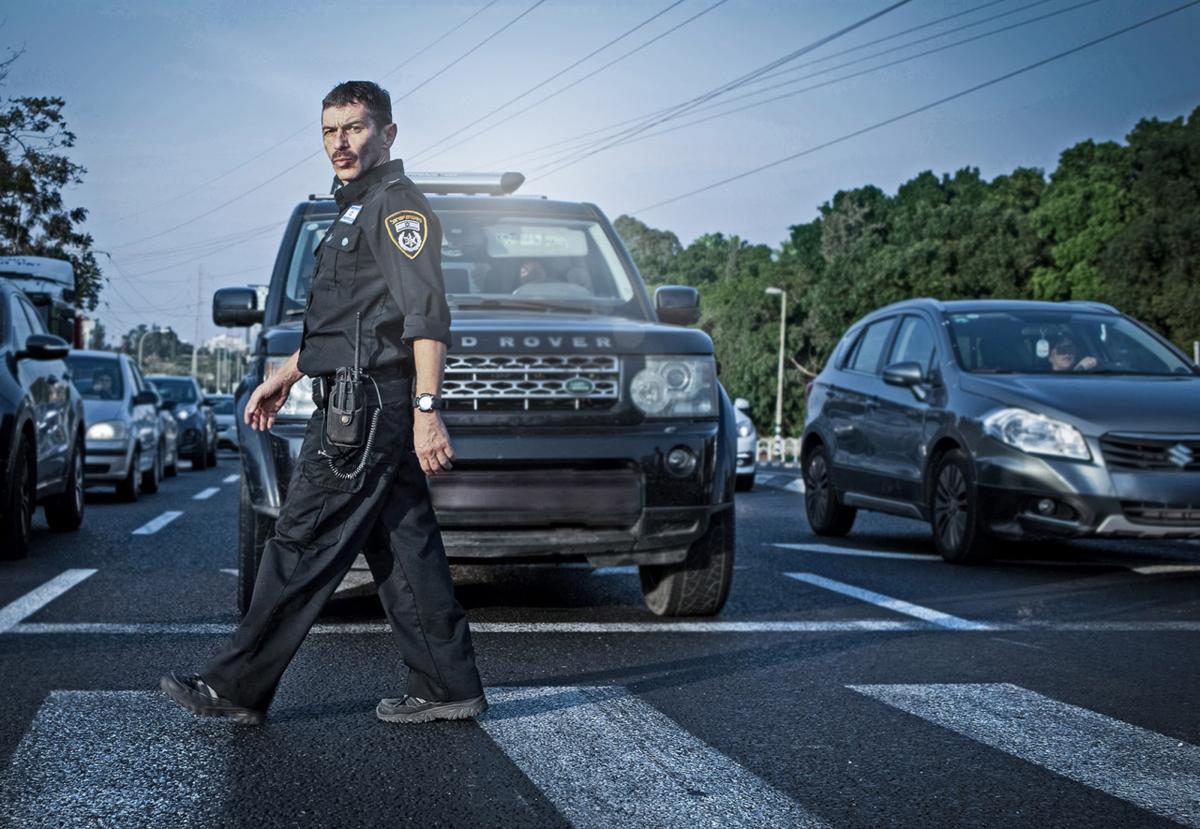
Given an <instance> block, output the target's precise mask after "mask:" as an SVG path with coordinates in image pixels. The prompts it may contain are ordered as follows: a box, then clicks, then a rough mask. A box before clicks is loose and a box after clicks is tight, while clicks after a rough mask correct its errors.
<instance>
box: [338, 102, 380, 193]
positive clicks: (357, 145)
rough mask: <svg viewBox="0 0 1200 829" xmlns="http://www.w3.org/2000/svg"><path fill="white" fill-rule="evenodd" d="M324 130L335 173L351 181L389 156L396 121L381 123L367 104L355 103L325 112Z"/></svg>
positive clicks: (342, 180) (346, 181)
mask: <svg viewBox="0 0 1200 829" xmlns="http://www.w3.org/2000/svg"><path fill="white" fill-rule="evenodd" d="M321 134H322V136H324V140H325V154H326V155H328V156H329V160H330V161H331V162H332V163H333V173H334V175H336V176H337V177H338V180H339V181H341V182H342V184H347V183H349V182H351V181H354V180H355V179H356V178H358V177H359V176H361V175H362V174H363V173H365V172H367V171H368V170H370V169H371V168H372V167H377V166H378V165H380V164H383V163H384V162H386V161H387V160H388V159H389V157H390V150H391V147H392V142H393V141H395V140H396V125H395V124H388V125H387V126H384V127H380V126H379V125H378V124H376V123H375V121H374V119H373V118H371V114H370V113H369V112H368V111H367V108H366V106H364V105H363V104H360V103H353V104H347V105H346V106H340V107H329V108H328V109H326V110H325V111H324V112H322V113H321Z"/></svg>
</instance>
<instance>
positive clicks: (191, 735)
mask: <svg viewBox="0 0 1200 829" xmlns="http://www.w3.org/2000/svg"><path fill="white" fill-rule="evenodd" d="M231 727H233V726H230V724H229V722H228V721H223V720H205V719H200V718H197V717H194V716H192V715H191V714H189V713H187V712H186V711H184V710H182V709H181V708H179V707H178V706H176V705H175V704H173V703H172V702H170V701H169V700H168V699H167V698H166V697H165V696H163V695H162V694H161V693H158V692H151V691H51V692H50V694H49V696H48V697H47V698H46V700H45V701H44V702H43V703H42V705H41V707H40V708H39V709H38V711H37V714H36V715H35V716H34V718H33V721H32V722H31V723H30V725H29V729H28V730H27V731H26V733H25V736H24V737H23V738H22V740H21V742H20V744H19V745H18V746H17V748H16V750H15V751H14V752H13V754H12V758H11V759H10V760H9V763H8V768H7V769H6V770H5V772H4V774H3V777H2V778H0V803H3V804H4V813H5V815H6V817H5V819H4V822H5V825H9V826H48V825H55V826H171V825H181V826H220V825H223V824H225V823H227V822H228V815H227V814H226V813H225V812H224V810H225V809H226V808H228V806H227V804H226V803H225V802H224V799H223V798H221V797H217V796H214V792H216V791H218V790H220V788H221V785H222V782H221V781H223V780H224V778H225V771H224V769H225V766H226V763H227V759H228V755H229V752H228V745H227V744H228V740H229V734H230V728H231Z"/></svg>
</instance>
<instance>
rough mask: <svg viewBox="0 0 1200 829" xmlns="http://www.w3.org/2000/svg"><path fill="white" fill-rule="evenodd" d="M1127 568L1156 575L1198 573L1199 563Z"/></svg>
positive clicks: (1146, 574)
mask: <svg viewBox="0 0 1200 829" xmlns="http://www.w3.org/2000/svg"><path fill="white" fill-rule="evenodd" d="M1129 569H1130V570H1132V571H1133V572H1135V573H1140V574H1141V575H1143V576H1157V575H1161V574H1163V573H1200V564H1148V565H1146V566H1144V567H1130V568H1129Z"/></svg>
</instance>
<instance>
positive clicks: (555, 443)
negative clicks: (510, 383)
mask: <svg viewBox="0 0 1200 829" xmlns="http://www.w3.org/2000/svg"><path fill="white" fill-rule="evenodd" d="M303 436H304V427H303V424H299V423H277V424H276V426H275V427H274V428H273V429H272V430H271V432H270V433H268V435H267V436H266V437H265V438H264V437H261V436H259V437H260V439H261V440H262V441H264V442H265V443H266V446H265V447H263V446H262V445H261V444H260V447H259V448H258V449H255V450H254V451H249V450H248V449H246V448H245V447H244V450H243V457H244V463H245V464H246V466H247V470H248V471H249V470H250V468H251V467H252V466H254V465H258V464H262V465H263V466H268V467H270V474H271V476H272V477H273V478H274V479H275V480H276V481H278V482H279V485H280V486H281V487H285V486H286V481H288V480H290V478H291V473H292V469H293V468H294V466H295V463H296V459H297V456H298V454H299V451H300V446H301V444H302V441H303ZM243 437H244V438H247V436H246V435H243ZM452 439H453V441H454V450H455V463H454V470H453V471H451V472H445V473H442V474H439V475H437V476H435V477H432V478H430V479H429V480H430V494H431V497H432V501H433V505H434V509H435V510H436V512H437V516H438V522H439V524H440V525H441V528H442V540H443V543H444V544H445V546H446V552H447V555H448V556H450V557H451V558H452V559H460V560H476V561H479V560H500V559H503V560H506V561H511V560H513V559H524V560H530V559H535V560H546V559H567V558H572V559H577V558H579V557H585V558H587V560H588V561H590V562H592V563H593V564H596V565H612V564H667V563H674V562H678V561H682V560H683V559H684V558H686V556H687V553H688V549H689V547H690V545H691V544H692V543H693V542H695V541H696V540H697V539H698V538H700V536H702V535H703V534H704V533H705V531H706V530H707V529H708V523H709V517H710V516H711V515H712V514H713V513H714V512H716V511H719V510H721V509H726V508H729V507H730V505H731V504H732V500H731V498H729V497H726V493H727V492H729V491H731V490H732V487H731V486H727V485H726V482H725V481H723V480H718V478H719V477H724V475H727V474H730V473H732V462H731V460H732V459H730V462H729V463H726V464H725V466H724V467H723V468H724V472H721V471H720V470H721V469H722V467H721V465H720V464H718V463H717V454H718V450H719V448H720V446H719V441H720V429H719V425H718V423H717V422H716V421H695V422H690V421H689V422H679V423H671V424H666V423H649V422H648V423H645V424H642V425H640V426H637V427H629V428H620V429H614V430H609V431H606V432H601V431H599V430H595V429H589V430H586V431H585V430H580V429H571V428H565V427H540V428H536V429H516V428H514V429H508V430H504V431H503V432H501V431H500V430H497V429H490V428H489V429H486V430H484V429H478V428H471V427H456V428H453V430H452ZM248 440H249V439H248V438H247V441H248ZM679 447H683V448H685V449H687V450H688V451H689V452H690V453H692V455H693V456H694V457H695V466H694V468H693V469H691V470H690V471H689V472H688V474H686V475H676V474H672V473H671V472H670V471H669V470H668V468H667V464H666V456H667V454H668V453H669V452H671V450H673V449H676V448H679ZM730 448H731V447H730ZM263 449H265V451H262V450H263ZM248 480H250V477H249V476H248ZM251 498H252V502H253V503H254V504H255V508H256V509H257V510H258V511H260V512H263V513H265V514H269V515H275V516H277V515H278V505H277V504H272V503H271V500H272V499H270V498H269V493H267V492H263V493H261V494H260V493H256V492H255V491H254V487H253V486H252V487H251ZM284 498H286V492H285V491H281V493H280V495H279V503H282V501H283V499H284Z"/></svg>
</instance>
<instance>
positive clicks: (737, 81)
mask: <svg viewBox="0 0 1200 829" xmlns="http://www.w3.org/2000/svg"><path fill="white" fill-rule="evenodd" d="M910 2H911V0H899V2H897V3H893V4H892V5H890V6H887V7H885V8H883V9H881V10H879V11H877V12H875V13H874V14H869V15H867V16H866V17H863V18H861V19H859V20H856V21H855V22H853V23H851V24H850V25H849V26H844V27H842V28H841V29H838V30H837V31H835V32H832V33H830V34H828V35H825V36H824V37H821V38H818V39H817V40H814V41H813V42H812V43H809V44H808V45H806V46H802V47H800V48H799V49H796V50H794V51H792V52H789V53H788V54H786V55H784V56H783V57H780V58H776V59H775V60H773V61H771V62H770V63H767V64H766V65H764V66H760V67H758V68H757V69H754V70H752V71H750V72H747V73H746V74H744V75H741V76H740V77H737V78H734V79H733V80H732V81H728V82H726V83H724V84H722V85H720V86H718V87H716V88H714V89H711V90H709V91H708V92H705V93H702V94H700V95H697V96H696V97H694V98H690V99H688V100H687V101H684V102H683V103H681V104H677V105H676V106H674V107H672V108H671V109H670V110H668V111H667V112H666V113H664V114H662V115H659V116H657V117H655V118H651V119H647V121H646V122H645V123H642V124H637V125H634V126H632V127H629V128H628V129H626V130H624V131H622V132H621V133H619V134H617V135H616V136H613V137H612V138H611V139H605V140H604V141H603V142H602V143H600V144H599V145H598V146H596V147H593V148H591V149H588V150H587V151H586V152H583V153H581V154H580V155H579V156H578V157H576V158H572V159H569V160H567V161H564V162H562V163H561V164H558V165H557V166H555V167H554V168H552V169H550V170H547V171H546V172H545V173H543V174H542V175H541V176H540V177H542V178H544V177H545V176H548V175H551V174H553V173H557V172H559V171H560V170H565V169H566V168H567V167H570V166H573V165H575V164H578V163H579V162H580V161H582V160H583V159H585V158H590V157H591V156H593V155H596V154H597V153H601V152H604V151H605V150H607V149H608V148H609V147H612V146H615V144H616V142H618V141H621V140H623V139H624V138H627V137H629V136H632V135H636V134H637V133H640V132H645V131H646V130H649V129H651V128H653V127H656V126H658V125H659V124H661V123H663V122H664V121H669V120H671V119H674V118H678V117H681V116H682V115H684V114H686V113H687V112H689V111H690V110H692V109H694V108H695V107H697V106H700V105H701V104H704V103H707V102H708V101H711V100H712V99H713V98H716V97H717V96H719V95H724V94H725V93H726V92H731V91H733V90H735V89H738V88H739V87H742V86H745V85H746V84H748V83H751V82H752V81H754V80H756V79H757V78H759V77H761V76H762V75H765V74H766V73H768V72H771V71H774V70H775V69H778V68H779V67H781V66H784V65H786V64H788V63H791V62H792V61H794V60H796V59H797V58H800V57H803V56H804V55H807V54H808V53H810V52H813V51H815V50H817V49H820V48H821V47H822V46H824V45H825V44H827V43H832V42H833V41H835V40H837V39H838V38H840V37H844V36H846V35H848V34H849V33H850V32H853V31H854V30H856V29H859V28H862V27H863V26H865V25H867V24H868V23H871V22H873V21H875V20H877V19H879V18H880V17H883V16H884V15H886V14H890V13H891V12H893V11H895V10H896V9H898V8H900V7H901V6H906V5H908V3H910Z"/></svg>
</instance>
